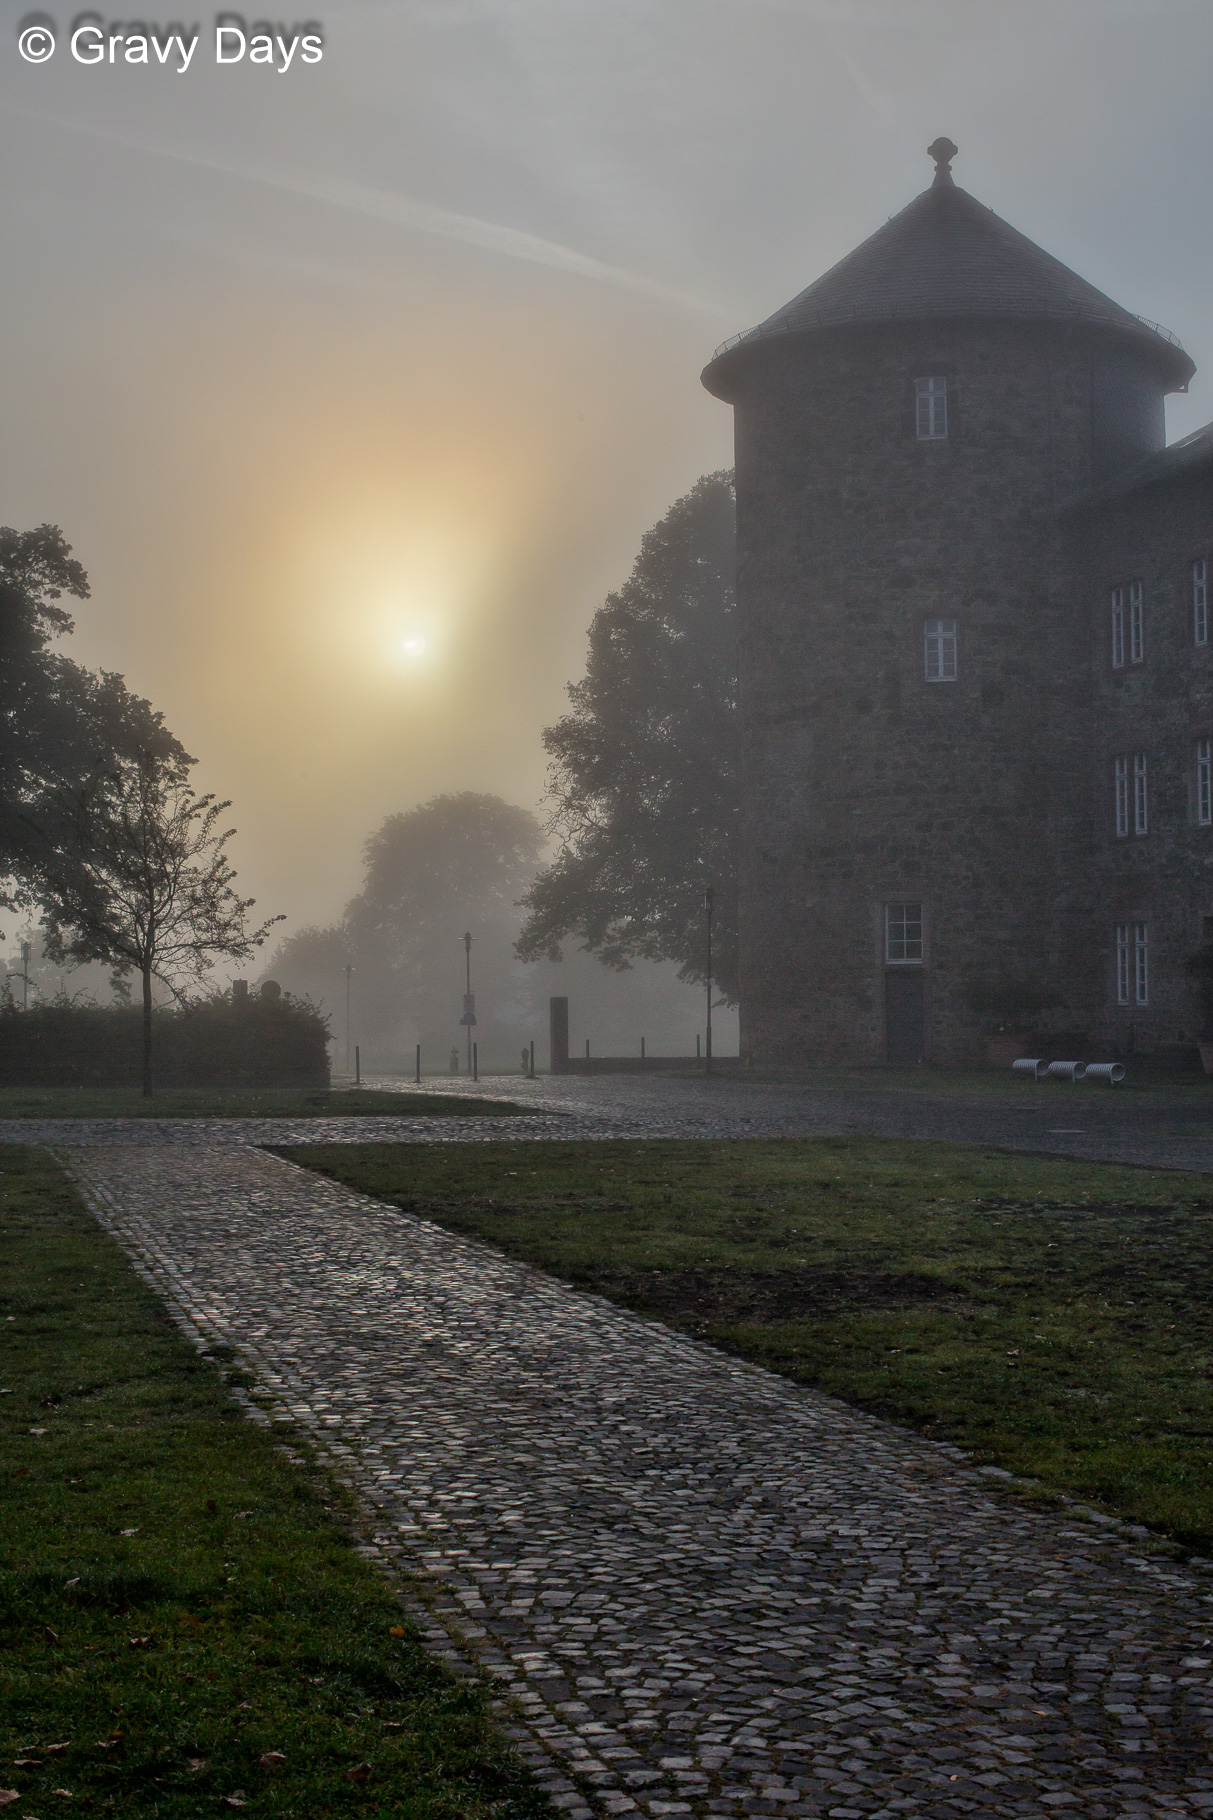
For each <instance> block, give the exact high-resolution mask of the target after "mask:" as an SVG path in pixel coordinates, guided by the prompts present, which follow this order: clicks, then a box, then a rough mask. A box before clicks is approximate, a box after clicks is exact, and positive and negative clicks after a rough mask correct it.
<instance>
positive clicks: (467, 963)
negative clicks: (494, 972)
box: [463, 932, 472, 1074]
mask: <svg viewBox="0 0 1213 1820" xmlns="http://www.w3.org/2000/svg"><path fill="white" fill-rule="evenodd" d="M463 960H464V967H465V971H466V984H465V991H466V993H467V999H466V1003H467V1004H468V1006H469V1007H470V1006H471V1002H472V937H471V934H470V932H469V933H468V934H467V935H465V936H464V938H463ZM471 1072H472V1026H471V1025H470V1024H469V1025H468V1073H469V1074H470V1073H471Z"/></svg>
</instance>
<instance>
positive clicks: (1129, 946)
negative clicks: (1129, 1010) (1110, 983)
mask: <svg viewBox="0 0 1213 1820" xmlns="http://www.w3.org/2000/svg"><path fill="white" fill-rule="evenodd" d="M1149 1002H1150V931H1149V928H1148V926H1147V925H1146V924H1145V923H1117V925H1116V1003H1117V1004H1118V1005H1148V1004H1149Z"/></svg>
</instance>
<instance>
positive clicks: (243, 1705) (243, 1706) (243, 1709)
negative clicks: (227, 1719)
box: [236, 1700, 253, 1713]
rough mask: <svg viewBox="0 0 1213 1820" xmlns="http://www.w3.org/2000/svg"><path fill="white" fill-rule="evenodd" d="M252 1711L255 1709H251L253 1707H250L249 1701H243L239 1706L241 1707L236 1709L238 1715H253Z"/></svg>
mask: <svg viewBox="0 0 1213 1820" xmlns="http://www.w3.org/2000/svg"><path fill="white" fill-rule="evenodd" d="M252 1710H253V1709H252V1707H251V1706H250V1705H249V1703H248V1701H247V1700H242V1701H241V1702H240V1704H239V1706H238V1707H237V1708H236V1711H237V1712H238V1713H251V1712H252Z"/></svg>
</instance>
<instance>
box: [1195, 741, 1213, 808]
mask: <svg viewBox="0 0 1213 1820" xmlns="http://www.w3.org/2000/svg"><path fill="white" fill-rule="evenodd" d="M1196 819H1197V821H1198V822H1199V823H1200V825H1201V827H1202V828H1208V827H1210V826H1213V739H1198V740H1197V742H1196Z"/></svg>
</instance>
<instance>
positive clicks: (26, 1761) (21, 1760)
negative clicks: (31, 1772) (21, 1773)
mask: <svg viewBox="0 0 1213 1820" xmlns="http://www.w3.org/2000/svg"><path fill="white" fill-rule="evenodd" d="M41 1767H42V1759H41V1757H14V1758H13V1768H14V1769H40V1768H41Z"/></svg>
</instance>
